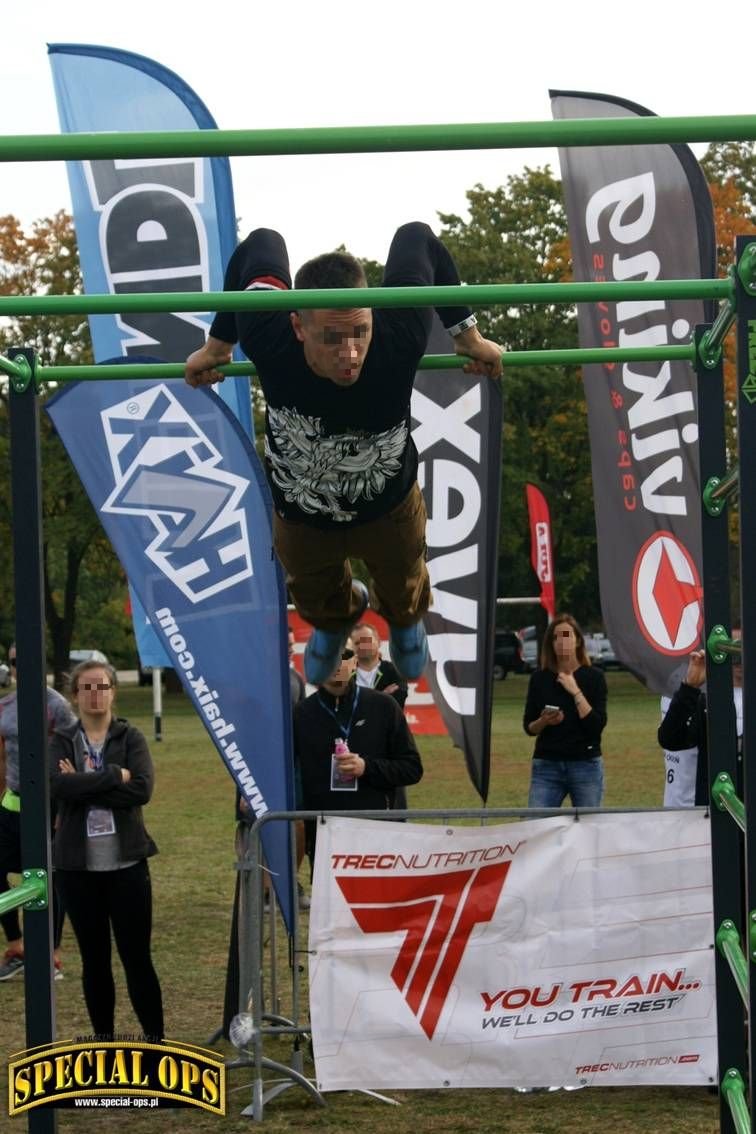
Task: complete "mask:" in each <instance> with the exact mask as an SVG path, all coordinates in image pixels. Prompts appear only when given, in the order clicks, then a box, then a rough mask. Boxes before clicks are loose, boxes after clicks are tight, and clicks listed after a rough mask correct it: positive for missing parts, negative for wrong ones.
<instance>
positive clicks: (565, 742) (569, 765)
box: [523, 614, 607, 807]
mask: <svg viewBox="0 0 756 1134" xmlns="http://www.w3.org/2000/svg"><path fill="white" fill-rule="evenodd" d="M606 697H607V691H606V678H605V677H604V674H603V672H602V671H601V670H600V669H596V668H594V667H593V666H592V665H591V662H590V659H589V657H588V654H587V651H586V648H585V639H584V637H583V632H582V630H581V629H580V627H579V625H578V623H577V622H576V620H575V619H574V618H573V617H572V615H571V614H557V615H556V616H555V618H554V620H553V621H552V622H551V623H550V624H549V626H548V628H547V630H546V634H545V635H544V639H543V645H542V646H541V668H540V669H537V670H536V671H535V673H534V674H533V675H532V676H531V678H530V683H529V685H528V696H527V700H526V702H525V713H524V715H523V726H524V728H525V731H526V732H527V734H528V735H529V736H534V737H536V743H535V751H534V752H533V766H532V771H531V778H530V791H529V793H528V807H561V806H562V803H563V802H564V800H565V799H566V797H567V796H569V797H570V800H571V802H572V806H573V807H600V806H601V800H602V798H603V794H604V765H603V760H602V757H601V734H602V732H603V731H604V728H605V726H606Z"/></svg>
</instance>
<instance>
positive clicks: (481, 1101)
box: [0, 673, 719, 1134]
mask: <svg viewBox="0 0 756 1134" xmlns="http://www.w3.org/2000/svg"><path fill="white" fill-rule="evenodd" d="M526 680H527V679H526V678H524V677H512V676H510V677H509V678H508V679H507V680H506V681H504V682H500V683H498V684H497V686H496V689H495V697H496V704H495V713H494V729H493V744H492V752H493V758H492V780H491V794H490V798H489V803H490V805H491V806H493V807H515V806H521V805H522V804H524V802H525V800H526V797H527V786H528V779H529V760H530V756H531V752H532V740H531V739H529V738H528V737H526V736H525V734H524V733H523V731H522V725H521V717H522V707H523V704H524V699H525V690H526ZM608 683H609V724H608V726H607V729H606V732H605V734H604V753H605V763H606V798H605V803H606V805H607V806H626V805H627V806H657V805H659V804H660V802H661V797H662V759H661V753H660V750H659V748H658V747H657V744H656V728H657V724H658V707H659V702H658V698H657V697H655V696H653V695H651V694H649V693H647V692H646V691H645V690H644V689H643V688H642V687H641V686H640V685H639V684H638V683H637V682H636V681H635V680H634V679H633V678H632V677H630V676H629V675H628V674H624V673H618V674H614V673H612V674H609V675H608ZM119 698H120V713H121V714H122V715H124V716H127V717H129V719H131V720H132V721H133V722H134V723H135V724H137V725H138V726H139V727H140V728H142V729H143V730H144V732H145V734H146V735H147V736H150V735H151V718H150V715H149V714H150V691H149V690H140V689H137V688H134V687H125V688H123V689H122V690H121V691H120V694H119ZM163 727H164V740H163V742H162V743H160V744H155V745H154V746H153V756H154V760H155V765H156V773H157V784H156V790H155V795H154V798H153V800H152V802H151V804H150V805H149V807H148V809H147V811H146V819H147V824H148V827H149V829H150V832H151V834H152V835H153V837H154V838H155V840H156V841H157V843H158V846H159V847H160V852H161V853H160V854H159V855H158V856H157V858H155V859H153V860H152V863H151V869H152V877H153V885H154V890H155V933H154V951H155V960H156V966H157V969H158V972H159V974H160V978H161V982H162V986H163V996H164V1001H165V1007H166V1025H167V1032H168V1035H169V1037H170V1038H172V1039H176V1040H183V1041H186V1042H189V1043H196V1044H200V1045H205V1044H206V1042H207V1040H208V1037H209V1036H210V1035H211V1034H212V1033H213V1032H214V1031H215V1029H216V1028H217V1027H218V1026H219V1025H220V1022H221V1014H222V1004H223V989H224V980H225V968H226V954H227V949H228V932H229V924H230V911H231V904H232V895H233V887H234V876H235V875H234V869H233V864H234V820H233V812H234V807H233V802H234V789H233V785H232V783H231V781H230V779H229V777H228V774H227V773H226V771H225V769H224V768H223V766H222V764H221V762H220V760H219V759H218V757H217V756H216V754H215V752H214V750H213V748H212V746H211V744H210V741H209V739H208V738H207V736H206V734H205V733H204V730H203V729H202V727H201V725H200V724H199V722H198V721H197V719H196V717H195V716H194V714H193V712H192V710H191V709H190V707H189V705H188V703H187V701H186V700H185V698H184V697H182V696H173V697H168V698H167V701H166V704H165V713H164V722H163ZM420 748H421V752H422V756H423V761H424V765H425V777H424V779H423V781H422V783H421V784H419V785H418V786H417V787H416V788H413V789H411V792H410V806H411V807H419V808H423V807H427V808H430V807H450V808H452V807H477V806H478V803H479V801H478V799H477V796H476V794H475V792H474V790H473V788H472V786H471V785H470V784H469V782H468V779H467V774H466V772H465V769H464V763H463V760H462V757H461V754H460V753H459V752H458V751H456V750H455V749H453V748H452V747H451V745H450V742H449V740H448V739H447V738H437V737H428V738H420ZM63 950H64V954H63V955H64V965H65V980H63V981H61V982H58V983H56V985H55V990H56V995H57V1019H58V1024H57V1033H58V1037H59V1038H61V1039H62V1038H68V1037H70V1036H74V1035H77V1034H86V1033H88V1032H89V1031H90V1025H89V1022H88V1018H87V1016H86V1012H85V1009H84V1004H83V999H82V993H81V984H80V964H79V960H78V954H77V951H76V945H75V942H74V940H73V937H72V934H71V931H70V928H69V927H66V931H65V934H64V940H63ZM115 968H116V973H117V981H118V1012H117V1024H116V1026H117V1028H118V1029H119V1030H120V1031H123V1032H135V1031H138V1026H137V1022H136V1020H135V1018H134V1017H133V1015H132V1013H131V1008H130V1005H129V1002H128V998H127V996H126V991H125V987H124V984H123V980H122V976H121V970H120V966H119V965H118V963H116V966H115ZM23 1013H24V996H23V984H22V982H21V981H20V980H14V981H10V982H7V983H5V984H2V985H0V1052H1V1053H2V1054H1V1055H0V1060H1V1061H2V1067H0V1092H1V1094H0V1097H1V1098H3V1099H4V1098H5V1097H6V1088H7V1074H6V1072H7V1066H6V1059H7V1056H8V1055H10V1054H11V1053H13V1052H16V1051H20V1050H22V1049H23V1048H24V1046H25V1034H24V1021H23ZM219 1050H224V1051H226V1052H227V1053H228V1054H229V1055H232V1054H233V1049H231V1048H230V1047H228V1046H225V1047H224V1046H223V1045H221V1046H220V1048H219ZM266 1052H267V1053H268V1054H269V1055H271V1056H272V1057H273V1058H276V1059H279V1060H281V1061H282V1062H285V1061H286V1060H287V1058H288V1053H289V1043H288V1042H287V1041H283V1040H280V1041H273V1042H272V1044H271V1047H270V1049H268V1048H266ZM249 1080H250V1077H249V1073H248V1072H245V1071H243V1070H240V1071H233V1072H231V1073H229V1076H228V1088H229V1102H228V1113H227V1115H226V1117H225V1118H218V1117H216V1116H214V1115H211V1114H208V1113H206V1112H204V1111H198V1110H175V1111H168V1110H160V1111H152V1112H150V1113H137V1112H134V1111H124V1112H122V1113H114V1112H112V1111H111V1112H107V1113H105V1112H99V1113H98V1112H94V1111H92V1112H89V1113H86V1114H84V1113H82V1112H81V1111H79V1112H73V1111H66V1110H61V1111H59V1112H58V1128H59V1130H60V1131H62V1132H64V1134H65V1132H70V1131H79V1130H82V1131H84V1130H86V1131H96V1132H99V1131H105V1130H111V1129H112V1128H113V1126H114V1125H115V1124H117V1123H123V1122H127V1123H128V1128H129V1131H130V1132H132V1134H143V1132H145V1134H146V1132H147V1131H148V1130H149V1131H153V1132H154V1131H156V1130H158V1129H159V1130H161V1131H189V1132H192V1134H211V1132H214V1134H220V1132H223V1134H236V1132H237V1131H242V1130H248V1129H249V1126H250V1123H251V1122H252V1120H251V1119H248V1118H241V1117H240V1116H239V1115H240V1111H241V1110H242V1108H243V1107H244V1106H246V1105H247V1104H248V1103H249V1102H250V1101H251V1094H250V1089H249ZM392 1097H393V1098H395V1099H397V1100H398V1101H399V1102H400V1103H401V1106H398V1107H388V1106H386V1105H385V1104H382V1103H380V1102H377V1101H375V1100H373V1099H371V1098H369V1097H367V1096H365V1095H361V1094H359V1093H356V1092H349V1093H343V1094H342V1093H339V1094H332V1095H329V1096H328V1105H327V1107H325V1108H322V1109H321V1108H318V1107H317V1106H315V1105H314V1104H313V1103H311V1102H310V1101H309V1100H308V1099H307V1098H306V1097H305V1095H304V1093H303V1092H301V1091H300V1090H298V1089H294V1090H289V1091H287V1092H285V1093H284V1094H283V1095H282V1096H280V1097H279V1098H278V1099H276V1100H275V1101H273V1102H272V1103H271V1104H269V1105H268V1106H267V1107H266V1111H265V1119H264V1127H265V1128H267V1129H268V1130H270V1131H271V1132H272V1134H278V1132H280V1131H296V1134H308V1132H309V1131H326V1130H335V1131H339V1130H343V1131H347V1130H354V1129H361V1128H363V1127H369V1126H370V1125H371V1124H374V1125H380V1126H381V1128H382V1129H385V1130H387V1131H390V1132H391V1134H426V1132H427V1134H452V1132H457V1131H471V1132H481V1134H487V1132H489V1131H490V1132H493V1131H496V1132H497V1134H577V1132H579V1134H599V1132H601V1134H604V1132H605V1131H607V1130H611V1131H613V1132H616V1134H631V1132H632V1134H660V1132H662V1131H663V1132H664V1134H713V1132H714V1131H716V1130H718V1129H719V1120H718V1102H717V1099H716V1098H714V1097H713V1096H712V1095H710V1094H708V1093H707V1091H706V1090H705V1089H704V1088H701V1089H698V1088H696V1089H691V1088H687V1089H683V1088H679V1089H669V1088H668V1089H656V1088H654V1089H652V1088H638V1089H633V1090H630V1089H622V1088H613V1089H608V1088H591V1089H587V1090H582V1091H575V1092H570V1093H565V1092H561V1091H560V1092H557V1093H552V1094H530V1095H521V1094H517V1093H515V1092H513V1091H510V1090H480V1091H453V1092H450V1093H447V1094H445V1093H443V1092H441V1091H407V1092H393V1093H392ZM25 1127H26V1123H25V1119H24V1118H23V1117H21V1118H18V1119H16V1120H11V1119H10V1118H8V1117H7V1110H6V1107H5V1105H4V1103H2V1102H0V1131H2V1132H3V1134H5V1131H8V1132H9V1134H10V1131H12V1130H22V1129H25Z"/></svg>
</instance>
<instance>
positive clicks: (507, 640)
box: [493, 630, 522, 681]
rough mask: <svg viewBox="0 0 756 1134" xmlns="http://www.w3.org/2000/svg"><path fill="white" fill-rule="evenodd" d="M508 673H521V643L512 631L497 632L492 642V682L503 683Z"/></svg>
mask: <svg viewBox="0 0 756 1134" xmlns="http://www.w3.org/2000/svg"><path fill="white" fill-rule="evenodd" d="M508 673H522V643H521V642H520V639H519V638H518V637H517V635H516V634H515V633H514V631H513V630H497V631H496V639H495V641H494V667H493V675H494V680H495V681H503V680H504V678H505V677H506V676H507V674H508Z"/></svg>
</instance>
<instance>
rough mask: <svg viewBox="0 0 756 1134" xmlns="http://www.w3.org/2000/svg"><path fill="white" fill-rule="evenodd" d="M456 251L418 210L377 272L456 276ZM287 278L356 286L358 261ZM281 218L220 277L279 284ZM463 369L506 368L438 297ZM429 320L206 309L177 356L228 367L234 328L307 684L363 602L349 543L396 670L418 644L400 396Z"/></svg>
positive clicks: (415, 531) (413, 657) (285, 275)
mask: <svg viewBox="0 0 756 1134" xmlns="http://www.w3.org/2000/svg"><path fill="white" fill-rule="evenodd" d="M458 283H459V274H458V272H457V269H456V266H455V264H454V261H453V260H452V258H451V255H450V254H449V252H448V251H447V249H446V248H445V247H444V245H443V244H442V243H441V241H440V240H439V239H438V237H436V236H435V235H434V234H433V232H432V231H431V229H430V228H429V227H428V226H427V225H426V224H421V223H411V224H406V225H403V226H402V227H401V228H399V229H398V231H397V232H396V235H395V236H394V239H393V241H392V243H391V248H390V249H389V254H388V259H387V261H386V268H385V272H384V280H383V284H384V286H386V287H401V286H423V285H427V286H429V285H434V284H436V285H442V284H452V285H453V284H458ZM294 286H295V288H298V289H300V288H301V289H308V290H309V289H313V288H350V287H366V286H367V284H366V280H365V274H364V272H363V269H362V266H361V265H360V263H359V262H358V261H357V260H356V259H355V258H354V257H353V256H351V255H350V254H349V253H345V252H330V253H325V254H324V255H322V256H318V257H316V258H315V259H314V260H310V261H308V262H307V263H306V264H304V265H303V267H302V268H300V270H299V272H298V273H297V275H296V278H295V281H294ZM290 287H291V276H290V273H289V258H288V253H287V250H286V245H285V243H284V240H283V238H282V237H281V236H280V234H279V233H277V232H274V231H273V230H271V229H264V228H260V229H256V230H255V231H254V232H252V233H250V235H249V236H248V237H247V238H246V240H244V241H243V242H242V243H241V244H240V245H239V247H238V248H237V249H236V251H235V252H234V254H233V256H232V257H231V259H230V261H229V264H228V268H227V269H226V277H225V283H224V288H225V290H226V291H242V290H250V289H259V288H263V289H288V288H290ZM438 313H439V316H440V318H441V320H442V321H443V323H444V326H445V327H446V329H447V330H448V331H449V333H450V335H451V336H452V338H453V341H454V347H455V350H456V353H457V354H459V355H466V356H469V358H471V359H473V361H472V362H469V363H467V364H466V365H465V367H464V369H465V370H466V371H468V372H469V373H474V374H480V375H484V376H488V377H490V378H498V377H499V376H500V375H501V369H502V367H501V355H502V348H501V347H500V346H498V344H496V343H494V342H491V341H490V340H488V339H484V338H483V337H482V336H481V334H480V332H479V331H478V329H477V327H476V320H475V316H474V315H473V314H472V312H471V310H470V309H469V308H468V307H442V308H439V309H438ZM430 328H431V310H430V308H427V307H426V308H397V309H385V308H380V309H377V310H375V311H373V310H371V309H370V308H362V307H360V308H358V307H355V308H333V309H322V310H321V309H317V310H302V311H292V312H291V313H290V314H289V313H286V312H283V311H258V312H255V311H246V312H238V313H236V314H233V313H231V312H221V313H219V314H217V315H216V316H215V319H214V320H213V324H212V326H211V328H210V335H209V337H208V340H207V343H206V344H205V346H204V347H202V348H200V349H199V350H197V351H195V352H194V353H193V354H192V355H190V357H189V358H188V359H187V363H186V381H187V382H188V383H189V385H190V386H202V385H208V384H211V383H214V382H219V381H222V380H223V375H222V374H220V373H219V371H218V369H217V367H219V366H223V365H225V364H226V363H229V362H231V357H232V348H233V344H234V343H235V342H236V341H237V340H238V341H239V342H240V343H241V346H242V349H243V350H244V352H245V354H246V355H247V357H248V358H249V359H250V360H251V361H252V362H253V363H254V364H255V366H256V368H257V371H258V374H259V376H260V382H261V384H262V389H263V393H264V395H265V400H266V425H265V463H266V468H267V473H268V479H269V482H270V487H271V491H272V494H273V504H274V514H273V536H274V543H275V548H276V552H277V554H278V557H279V559H280V560H281V563H282V564H283V566H284V569H285V571H286V574H287V583H288V586H289V590H290V593H291V597H292V600H293V602H294V604H295V606H296V608H297V610H298V612H299V614H300V615H301V616H302V617H303V618H304V619H306V620H307V621H308V622H310V623H311V624H312V625H313V626H314V627H315V630H314V632H313V633H312V634H311V636H310V640H309V642H308V644H307V649H306V652H305V659H304V661H305V673H306V675H307V678H308V680H309V681H310V682H312V683H313V684H319V683H322V682H323V681H325V680H327V678H328V677H329V676H330V674H331V673H332V672H333V670H334V669H335V667H336V664H337V662H338V659H339V658H340V656H341V653H342V651H343V648H344V642H345V640H346V638H347V635H348V634H349V631H350V629H351V627H352V626H353V625H354V624H355V622H357V621H358V620H359V618H360V617H361V615H362V613H363V611H364V609H365V606H366V605H367V601H368V594H367V590H366V588H365V587H364V585H363V584H361V583H359V582H357V581H354V580H353V579H352V570H351V566H350V563H349V557H350V556H352V557H355V558H359V559H362V560H363V561H364V562H365V564H366V566H367V568H368V570H369V572H370V575H371V579H372V594H371V596H370V598H371V602H372V605H373V607H374V608H375V609H376V610H378V611H379V612H380V613H381V614H382V615H383V616H384V618H385V619H386V621H387V622H388V624H389V629H390V639H389V645H390V652H391V657H392V660H393V662H394V664H395V665H396V667H397V669H398V670H399V671H400V673H402V674H403V675H404V677H406V678H410V679H413V678H417V677H419V676H420V675H421V673H422V671H423V669H424V667H425V663H426V660H427V656H428V646H427V641H426V637H425V631H424V629H423V624H422V617H423V614H424V613H425V612H426V611H427V609H428V607H429V605H430V598H431V595H430V580H429V577H428V571H427V568H426V565H425V523H426V512H425V505H424V502H423V497H422V493H421V491H420V488H419V485H418V483H417V450H416V448H415V444H414V442H413V440H412V436H411V429H410V426H411V421H410V398H411V396H412V385H413V382H414V378H415V371H416V369H417V365H418V363H419V361H420V359H421V358H422V356H423V354H424V353H425V348H426V345H427V341H428V336H429V334H430Z"/></svg>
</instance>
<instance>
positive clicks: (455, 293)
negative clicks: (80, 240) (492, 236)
mask: <svg viewBox="0 0 756 1134" xmlns="http://www.w3.org/2000/svg"><path fill="white" fill-rule="evenodd" d="M732 288H733V285H732V281H731V280H729V279H726V280H649V281H646V282H644V281H641V280H636V281H635V282H633V281H630V282H628V283H623V282H619V283H618V282H615V281H612V282H608V283H543V284H537V283H536V284H470V285H467V286H462V285H459V286H448V285H447V286H439V287H352V288H332V289H330V290H328V289H324V288H312V289H311V290H292V291H205V292H196V291H177V292H165V291H162V292H144V293H143V294H128V295H126V294H123V295H121V294H119V295H19V296H15V295H11V296H8V295H4V296H0V315H122V314H127V313H128V312H131V311H203V312H204V311H303V310H306V309H312V308H319V309H322V308H330V309H334V308H344V307H346V308H351V307H453V306H455V305H457V304H467V305H469V306H470V307H486V306H488V305H489V304H507V305H509V306H512V305H514V304H522V303H594V302H595V301H596V300H601V299H611V300H612V301H620V300H625V299H633V300H638V299H725V300H726V299H729V298H730V297H731V295H732ZM638 349H643V348H638ZM675 349H679V350H686V349H687V348H686V347H685V346H684V345H683V346H681V347H678V348H675ZM678 357H681V356H678ZM686 357H687V356H686Z"/></svg>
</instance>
